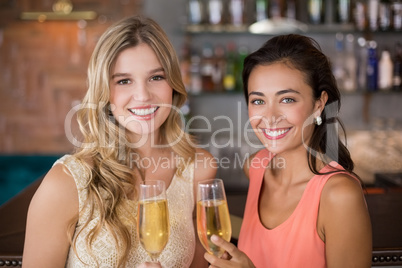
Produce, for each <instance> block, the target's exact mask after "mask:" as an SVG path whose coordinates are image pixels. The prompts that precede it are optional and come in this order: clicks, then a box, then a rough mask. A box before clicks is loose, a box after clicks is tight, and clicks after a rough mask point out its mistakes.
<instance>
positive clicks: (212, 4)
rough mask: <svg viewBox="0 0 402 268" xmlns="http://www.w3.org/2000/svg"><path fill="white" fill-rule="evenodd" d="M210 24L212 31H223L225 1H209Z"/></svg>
mask: <svg viewBox="0 0 402 268" xmlns="http://www.w3.org/2000/svg"><path fill="white" fill-rule="evenodd" d="M208 23H209V24H210V27H211V30H216V31H220V30H222V28H221V26H222V25H223V0H208Z"/></svg>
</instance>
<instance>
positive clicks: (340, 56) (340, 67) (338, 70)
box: [332, 33, 346, 90]
mask: <svg viewBox="0 0 402 268" xmlns="http://www.w3.org/2000/svg"><path fill="white" fill-rule="evenodd" d="M343 39H344V36H343V34H342V33H337V34H336V35H335V51H336V52H335V57H334V59H333V61H332V72H333V74H334V77H335V80H336V84H337V85H338V88H339V89H341V90H344V89H345V78H346V70H345V54H344V41H343Z"/></svg>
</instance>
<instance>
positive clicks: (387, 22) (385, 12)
mask: <svg viewBox="0 0 402 268" xmlns="http://www.w3.org/2000/svg"><path fill="white" fill-rule="evenodd" d="M391 17H392V14H391V3H390V1H389V0H381V2H380V5H379V9H378V24H379V27H380V29H381V30H382V31H387V30H389V29H390V27H391Z"/></svg>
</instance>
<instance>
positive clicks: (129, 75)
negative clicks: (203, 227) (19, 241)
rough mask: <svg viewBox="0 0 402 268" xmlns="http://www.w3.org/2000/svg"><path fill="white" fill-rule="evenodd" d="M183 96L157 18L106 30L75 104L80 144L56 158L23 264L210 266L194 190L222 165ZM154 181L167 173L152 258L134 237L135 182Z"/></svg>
mask: <svg viewBox="0 0 402 268" xmlns="http://www.w3.org/2000/svg"><path fill="white" fill-rule="evenodd" d="M185 99H186V91H185V88H184V85H183V82H182V79H181V75H180V69H179V64H178V59H177V56H176V53H175V51H174V49H173V47H172V45H171V43H170V42H169V40H168V38H167V36H166V34H165V33H164V31H163V30H162V29H161V27H160V26H159V25H158V24H157V23H155V22H154V21H153V20H151V19H148V18H142V17H138V16H134V17H129V18H126V19H124V20H122V21H120V22H118V23H117V24H115V25H113V26H112V27H110V28H109V29H108V30H107V31H106V32H105V33H104V34H103V35H102V37H101V38H100V40H99V41H98V44H97V45H96V47H95V50H94V52H93V55H92V57H91V60H90V63H89V68H88V92H87V94H86V96H85V98H84V100H83V102H82V106H81V108H80V110H79V112H78V122H79V125H80V129H81V132H82V134H83V137H84V139H83V142H82V144H81V146H80V148H79V149H78V150H77V152H76V153H75V154H73V155H66V156H64V157H62V158H61V159H59V160H58V161H57V162H56V163H55V165H54V166H53V167H52V168H51V170H50V171H49V172H48V174H47V175H46V176H45V178H44V180H43V182H42V184H41V186H40V187H39V189H38V190H37V192H36V194H35V196H34V197H33V199H32V201H31V204H30V208H29V211H28V220H27V229H26V239H25V247H24V255H23V266H24V267H42V268H43V267H51V268H54V267H138V266H141V267H146V266H149V267H154V266H156V267H159V266H160V265H161V266H163V267H180V268H182V267H190V266H191V267H196V266H206V265H207V263H206V262H205V260H204V259H203V258H202V255H203V253H204V251H203V249H202V247H201V246H200V244H199V242H198V239H196V236H195V229H194V226H195V225H194V204H195V198H194V196H195V195H194V192H195V189H196V188H195V187H196V185H197V181H199V180H202V179H207V178H211V177H214V176H215V173H216V167H215V166H214V165H213V158H212V156H211V155H210V154H209V153H208V152H206V151H205V150H202V149H198V148H195V147H194V145H193V143H192V141H191V137H190V136H189V135H188V134H186V133H184V132H183V130H182V126H181V117H180V113H179V110H178V108H180V106H181V105H183V103H184V101H185ZM152 179H159V180H164V181H165V184H166V186H167V198H168V203H169V215H170V225H171V235H170V239H169V242H168V244H167V246H166V248H165V249H164V251H163V252H162V254H161V255H160V258H159V261H160V264H159V263H158V264H151V263H148V261H149V257H148V256H147V253H146V252H145V251H144V249H143V248H142V247H141V245H140V244H139V239H138V237H137V235H136V214H137V205H136V200H137V191H136V187H137V186H138V184H139V183H140V182H142V181H146V180H152ZM198 257H199V258H198Z"/></svg>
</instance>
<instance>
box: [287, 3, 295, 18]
mask: <svg viewBox="0 0 402 268" xmlns="http://www.w3.org/2000/svg"><path fill="white" fill-rule="evenodd" d="M285 3H286V15H285V16H286V17H287V18H288V19H292V20H295V19H296V0H288V1H286V2H285Z"/></svg>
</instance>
